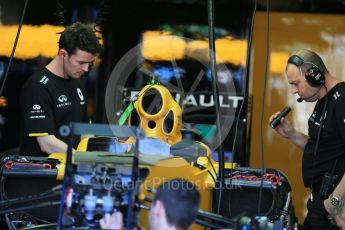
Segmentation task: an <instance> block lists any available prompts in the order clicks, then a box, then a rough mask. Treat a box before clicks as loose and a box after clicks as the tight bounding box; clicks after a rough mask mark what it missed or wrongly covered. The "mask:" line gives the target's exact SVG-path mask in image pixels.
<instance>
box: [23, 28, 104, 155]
mask: <svg viewBox="0 0 345 230" xmlns="http://www.w3.org/2000/svg"><path fill="white" fill-rule="evenodd" d="M100 52H101V45H100V43H99V41H98V38H97V37H96V35H95V33H94V31H93V29H92V27H90V26H87V25H85V24H82V23H80V22H76V23H73V24H71V25H70V26H68V27H66V29H65V30H64V31H63V32H62V33H61V36H60V39H59V50H58V54H57V55H56V56H55V58H54V59H53V60H52V61H51V62H50V63H49V64H48V65H47V66H46V67H45V68H44V69H42V70H40V71H39V72H37V73H35V74H34V75H33V76H31V77H30V78H29V79H28V80H27V82H26V83H25V85H24V87H23V89H22V94H21V123H22V124H21V125H22V129H21V141H20V142H21V143H20V152H21V154H22V155H29V156H46V155H47V154H50V153H53V152H59V153H64V152H66V150H67V141H68V140H67V137H65V136H64V135H61V131H62V133H63V131H64V130H63V128H61V127H63V126H64V125H68V124H69V123H70V122H87V121H88V118H87V113H86V95H85V92H84V87H83V84H82V81H81V79H80V78H81V77H82V75H83V74H85V73H86V72H88V71H89V68H90V65H91V64H92V62H93V61H94V60H95V57H96V55H97V54H99V53H100Z"/></svg>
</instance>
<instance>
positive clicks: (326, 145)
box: [270, 50, 345, 230]
mask: <svg viewBox="0 0 345 230" xmlns="http://www.w3.org/2000/svg"><path fill="white" fill-rule="evenodd" d="M285 71H286V76H287V79H288V82H289V84H290V85H291V92H292V93H293V94H298V96H299V97H300V98H299V99H298V102H302V101H306V102H316V105H315V108H314V111H313V113H312V114H311V116H310V118H309V121H308V135H305V134H303V133H301V132H299V131H297V130H295V129H294V127H293V126H292V125H291V123H290V122H289V120H288V119H287V118H282V119H281V122H280V124H279V125H278V126H277V127H276V128H275V131H276V132H277V133H279V134H280V135H281V136H283V137H285V138H287V139H289V140H290V141H292V142H293V143H294V144H295V145H297V146H298V147H300V148H301V149H303V150H304V153H303V161H302V170H303V172H302V175H303V181H304V185H305V186H306V187H309V188H311V195H310V198H309V200H308V203H307V208H308V213H307V216H306V218H305V220H304V223H303V228H302V229H320V230H321V229H322V230H326V229H336V226H335V225H332V224H331V223H330V221H329V218H328V214H329V213H331V212H332V210H333V209H335V208H336V207H337V206H338V205H339V201H340V200H341V199H343V198H345V177H344V172H345V83H344V82H339V81H337V80H336V79H335V78H334V77H333V76H332V75H331V74H330V73H329V72H328V70H327V68H326V66H325V64H324V62H323V61H322V59H321V58H320V56H319V55H317V54H316V53H315V52H313V51H310V50H300V51H298V52H297V53H296V54H294V55H292V56H291V57H290V58H289V60H288V63H287V66H286V70H285ZM278 114H279V113H276V114H274V115H272V116H271V117H270V121H272V120H273V119H274V118H275V117H276V116H277V115H278ZM333 181H334V183H333Z"/></svg>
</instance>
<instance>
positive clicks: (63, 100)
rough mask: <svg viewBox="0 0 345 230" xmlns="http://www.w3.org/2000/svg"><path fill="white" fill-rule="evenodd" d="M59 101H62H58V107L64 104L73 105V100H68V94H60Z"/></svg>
mask: <svg viewBox="0 0 345 230" xmlns="http://www.w3.org/2000/svg"><path fill="white" fill-rule="evenodd" d="M58 101H59V102H60V103H58V104H57V105H56V107H57V108H60V107H64V106H70V105H71V102H70V101H68V98H67V96H66V95H65V94H62V95H60V96H59V97H58Z"/></svg>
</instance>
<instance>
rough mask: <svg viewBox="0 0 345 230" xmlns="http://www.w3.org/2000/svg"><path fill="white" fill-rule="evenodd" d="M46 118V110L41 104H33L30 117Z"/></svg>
mask: <svg viewBox="0 0 345 230" xmlns="http://www.w3.org/2000/svg"><path fill="white" fill-rule="evenodd" d="M43 118H46V115H45V114H44V110H43V109H42V107H41V106H40V105H39V104H34V105H32V108H31V110H30V119H43Z"/></svg>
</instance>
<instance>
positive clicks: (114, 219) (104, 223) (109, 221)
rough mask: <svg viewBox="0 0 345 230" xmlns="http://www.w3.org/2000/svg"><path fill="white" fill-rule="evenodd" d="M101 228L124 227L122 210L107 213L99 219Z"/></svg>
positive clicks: (114, 229) (112, 229)
mask: <svg viewBox="0 0 345 230" xmlns="http://www.w3.org/2000/svg"><path fill="white" fill-rule="evenodd" d="M99 224H100V226H101V229H109V230H110V229H111V230H121V229H123V216H122V213H121V212H114V213H113V214H111V215H110V214H109V213H107V214H105V216H104V217H103V218H102V219H101V220H100V221H99Z"/></svg>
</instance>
